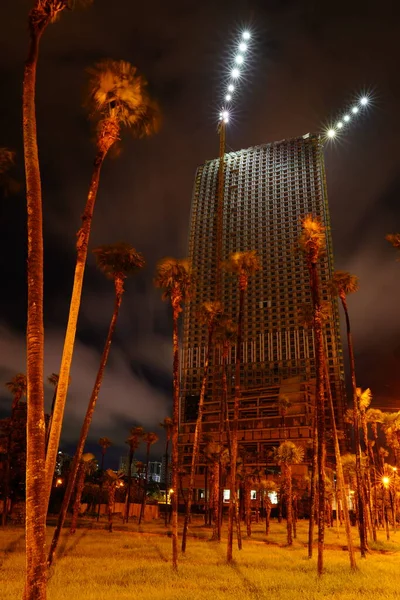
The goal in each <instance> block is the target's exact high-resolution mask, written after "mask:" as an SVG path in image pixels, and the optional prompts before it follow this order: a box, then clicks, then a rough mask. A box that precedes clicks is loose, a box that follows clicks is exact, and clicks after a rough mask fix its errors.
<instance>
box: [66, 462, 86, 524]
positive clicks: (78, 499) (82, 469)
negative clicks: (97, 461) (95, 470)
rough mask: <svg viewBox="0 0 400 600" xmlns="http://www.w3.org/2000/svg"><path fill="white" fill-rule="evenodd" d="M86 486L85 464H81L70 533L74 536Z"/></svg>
mask: <svg viewBox="0 0 400 600" xmlns="http://www.w3.org/2000/svg"><path fill="white" fill-rule="evenodd" d="M84 485H85V464H84V463H81V464H80V466H79V469H78V474H77V479H76V489H75V500H74V507H73V510H72V520H71V527H70V530H69V532H70V533H72V534H73V533H75V532H76V527H77V525H78V517H79V512H80V508H81V498H82V492H83V487H84Z"/></svg>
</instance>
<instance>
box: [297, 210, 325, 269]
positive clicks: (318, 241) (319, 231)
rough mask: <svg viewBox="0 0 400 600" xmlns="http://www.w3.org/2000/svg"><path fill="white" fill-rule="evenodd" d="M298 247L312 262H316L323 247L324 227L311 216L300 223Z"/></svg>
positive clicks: (307, 216)
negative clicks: (300, 231)
mask: <svg viewBox="0 0 400 600" xmlns="http://www.w3.org/2000/svg"><path fill="white" fill-rule="evenodd" d="M301 230H302V233H301V236H300V238H299V246H300V248H301V250H302V251H303V252H304V254H305V255H306V256H307V257H308V258H310V259H311V260H312V261H313V262H315V261H316V260H318V257H319V256H320V255H321V252H322V250H323V248H324V245H325V227H324V226H323V225H322V223H321V221H320V220H319V219H318V218H317V217H314V216H313V215H306V216H305V217H304V218H303V219H302V222H301Z"/></svg>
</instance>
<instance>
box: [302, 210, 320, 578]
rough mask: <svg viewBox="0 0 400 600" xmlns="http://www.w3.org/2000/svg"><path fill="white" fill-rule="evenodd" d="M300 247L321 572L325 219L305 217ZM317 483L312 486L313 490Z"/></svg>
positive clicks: (311, 516)
mask: <svg viewBox="0 0 400 600" xmlns="http://www.w3.org/2000/svg"><path fill="white" fill-rule="evenodd" d="M301 229H302V232H301V236H300V239H299V245H300V248H301V250H302V252H303V254H304V258H305V261H306V265H307V268H308V272H309V276H310V289H311V298H312V305H313V322H314V333H315V363H316V374H317V389H316V402H315V409H316V415H315V421H316V436H317V471H318V511H317V514H318V567H317V570H318V575H322V572H323V560H324V558H323V556H324V534H325V386H324V378H325V353H324V343H323V317H322V314H321V309H322V302H321V291H320V282H319V275H318V263H319V259H320V256H321V253H322V252H323V250H324V246H325V229H324V227H323V226H322V224H321V222H320V221H319V220H318V219H317V218H316V217H314V216H312V215H307V216H305V217H304V219H303V220H302V223H301ZM313 489H314V486H313V485H311V491H312V492H313ZM313 504H314V503H313V501H311V511H310V528H309V554H310V551H311V550H312V537H313V536H312V525H313V513H314V507H313Z"/></svg>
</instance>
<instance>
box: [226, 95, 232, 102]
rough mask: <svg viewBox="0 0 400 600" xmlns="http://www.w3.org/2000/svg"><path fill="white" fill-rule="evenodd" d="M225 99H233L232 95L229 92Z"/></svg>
mask: <svg viewBox="0 0 400 600" xmlns="http://www.w3.org/2000/svg"><path fill="white" fill-rule="evenodd" d="M225 100H226V101H227V102H230V101H231V100H232V96H231V95H230V94H227V95H226V96H225Z"/></svg>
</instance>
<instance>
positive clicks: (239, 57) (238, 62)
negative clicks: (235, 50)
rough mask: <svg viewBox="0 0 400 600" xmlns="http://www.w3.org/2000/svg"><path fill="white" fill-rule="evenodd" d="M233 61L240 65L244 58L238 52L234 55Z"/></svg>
mask: <svg viewBox="0 0 400 600" xmlns="http://www.w3.org/2000/svg"><path fill="white" fill-rule="evenodd" d="M235 63H236V64H237V65H242V64H243V63H244V58H243V56H242V55H241V54H238V55H237V56H235Z"/></svg>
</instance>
